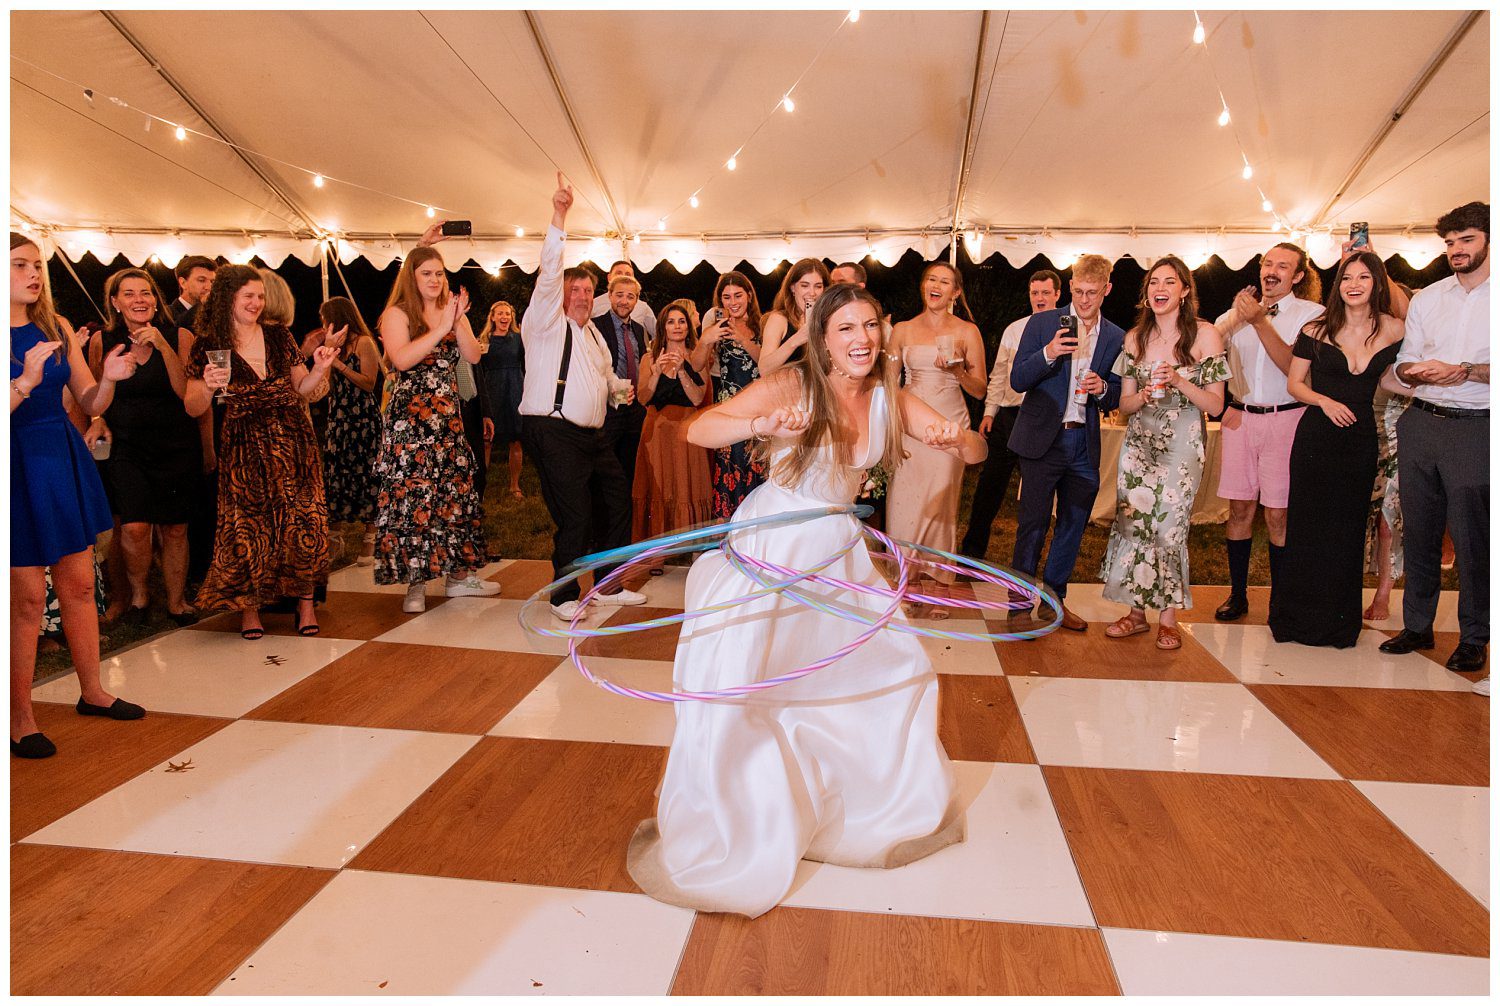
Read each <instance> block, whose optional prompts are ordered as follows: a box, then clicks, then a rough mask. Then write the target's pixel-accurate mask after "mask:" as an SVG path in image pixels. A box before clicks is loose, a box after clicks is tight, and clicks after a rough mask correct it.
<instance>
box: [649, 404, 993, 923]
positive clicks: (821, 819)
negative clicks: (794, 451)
mask: <svg viewBox="0 0 1500 1006" xmlns="http://www.w3.org/2000/svg"><path fill="white" fill-rule="evenodd" d="M886 409H887V405H886V401H885V394H884V391H883V389H881V388H878V387H877V388H876V389H875V391H874V393H873V394H872V396H871V402H870V432H869V446H868V447H867V448H866V450H865V457H864V458H863V459H862V460H861V462H860V464H859V465H858V466H857V467H856V468H853V469H849V468H845V467H843V466H840V465H837V464H835V463H834V462H833V461H832V452H831V449H825V453H824V454H823V455H822V456H820V457H819V459H817V460H816V461H815V462H814V464H813V465H812V466H811V467H810V468H809V469H808V471H807V473H806V475H804V477H803V478H802V479H801V483H800V484H799V485H797V486H795V487H791V488H787V487H784V486H781V485H778V484H776V483H775V481H774V480H773V479H767V481H766V482H765V483H763V484H762V485H760V486H759V487H757V488H756V489H755V490H754V491H753V492H751V493H750V495H749V496H747V497H746V498H745V501H744V502H743V503H742V504H741V505H740V508H739V509H738V510H737V511H736V512H735V515H734V519H735V520H746V519H750V518H754V517H762V516H767V515H772V514H780V513H788V512H792V511H797V510H809V509H815V508H818V507H824V506H827V505H829V504H847V503H850V502H852V501H853V500H854V497H855V495H856V493H857V491H858V489H859V486H860V485H861V483H862V481H863V479H864V472H865V470H866V469H868V468H869V467H871V466H872V465H874V464H875V463H876V462H878V461H879V460H880V452H881V449H882V447H883V445H884V442H885V429H886V422H887V412H886ZM790 449H791V444H790V442H783V443H780V444H777V445H776V448H775V451H774V453H773V455H772V458H771V462H772V470H773V471H774V467H775V462H776V461H777V460H779V459H780V458H781V457H782V456H783V455H784V454H785V453H786V452H787V451H789V450H790ZM858 529H859V524H858V521H857V520H856V519H855V518H854V517H853V516H850V515H847V514H838V515H833V516H827V517H818V518H814V519H812V520H806V521H803V522H801V523H793V524H782V525H775V526H768V527H758V528H749V529H746V530H743V531H738V532H735V533H734V534H733V535H732V539H731V540H732V542H733V545H734V547H735V548H736V549H737V550H739V551H740V552H741V553H742V554H745V555H750V556H755V557H757V558H760V559H763V560H765V561H768V562H774V563H777V564H779V565H782V566H786V567H789V568H791V569H795V570H799V571H800V570H806V569H808V568H810V567H811V566H812V565H814V564H816V563H818V562H819V561H821V560H823V559H825V558H826V557H827V556H828V555H829V554H830V553H832V552H834V551H835V550H836V549H838V548H839V546H840V545H842V544H843V543H845V542H847V541H848V540H849V539H850V538H851V536H853V535H854V534H855V533H857V531H858ZM824 572H825V573H826V575H828V576H830V577H832V578H835V579H839V580H845V581H849V582H862V583H870V584H885V583H886V581H885V579H884V578H883V577H882V575H881V574H880V572H879V571H878V570H876V568H875V566H874V564H873V563H872V562H871V560H870V556H869V553H868V551H867V550H866V548H865V544H864V542H863V541H861V542H860V543H859V544H857V545H856V546H855V547H854V548H853V549H852V550H851V551H849V552H848V553H846V554H845V555H844V556H843V557H842V558H840V559H839V560H838V561H837V562H835V563H833V564H832V565H831V566H829V567H828V568H827V569H826V570H825V571H824ZM770 579H776V577H775V576H770ZM755 589H756V585H755V584H754V583H753V582H752V581H750V580H748V579H747V578H746V577H744V576H743V575H742V574H740V573H739V572H738V571H736V570H735V569H734V568H733V567H732V566H731V565H730V564H729V562H728V560H727V559H726V558H725V557H724V556H723V554H722V553H721V552H719V551H717V550H715V551H712V552H708V553H705V554H704V555H702V556H700V557H699V558H698V560H697V561H696V562H695V563H694V564H693V568H692V570H691V571H690V572H689V574H688V578H687V587H686V601H685V607H686V608H687V609H688V610H694V609H697V608H702V607H705V606H708V605H711V604H714V603H716V602H720V601H725V600H729V599H732V598H735V597H740V596H743V595H746V594H749V593H751V592H752V591H754V590H755ZM807 589H809V590H810V591H815V592H817V593H818V594H819V595H820V597H821V598H823V599H826V600H832V601H833V602H834V603H836V604H839V605H841V606H843V607H846V608H858V609H860V610H863V611H865V612H869V613H871V614H877V615H878V614H879V613H880V612H881V611H883V610H884V609H885V608H886V607H887V605H888V603H889V602H888V601H886V600H884V599H881V598H877V597H870V596H868V595H863V594H858V593H856V592H854V591H849V590H840V589H835V588H829V587H823V586H818V585H809V586H808V587H807ZM896 617H897V618H903V617H904V616H902V615H900V614H898V615H897V616H896ZM863 630H864V626H861V625H858V624H856V623H854V622H851V621H847V620H845V619H841V618H838V617H836V616H833V615H829V614H825V613H823V612H819V611H815V610H813V609H811V608H807V607H804V606H803V605H801V604H799V603H797V602H796V601H795V600H793V599H792V598H790V597H787V596H785V595H772V596H770V597H765V598H761V599H759V600H756V601H752V602H748V603H745V604H742V605H740V606H738V607H735V608H733V609H730V610H728V611H725V612H721V613H717V614H712V615H707V616H704V617H702V618H698V619H693V620H690V621H688V622H685V623H684V624H683V628H682V635H681V637H680V638H679V641H678V643H677V657H676V662H675V665H674V669H673V678H674V682H675V687H676V688H677V689H679V690H687V691H700V690H707V689H716V688H726V687H730V686H734V685H739V684H745V683H748V682H753V681H762V680H765V679H767V678H773V677H776V676H778V675H781V674H785V673H787V672H788V671H792V670H795V669H796V668H799V667H802V666H805V665H806V664H808V663H811V662H813V661H815V660H818V659H819V658H821V657H824V656H826V655H827V654H829V653H831V652H833V651H834V650H837V649H838V648H839V647H841V646H843V645H844V644H845V643H847V642H848V641H849V640H851V639H853V638H854V637H855V636H857V635H859V634H860V632H862V631H863ZM937 703H938V685H937V675H936V674H935V673H934V671H933V669H932V663H931V662H930V661H929V660H928V659H927V655H926V653H925V652H923V650H922V646H921V643H920V642H919V641H918V639H917V637H915V636H911V635H907V634H905V633H898V632H894V631H881V632H878V633H876V635H875V636H874V637H873V638H872V639H870V640H869V641H868V642H867V643H865V644H864V645H863V646H861V647H860V648H859V649H858V650H856V651H855V652H854V653H852V654H851V655H849V656H847V657H845V658H843V659H842V660H839V661H838V662H836V663H834V664H832V665H830V666H829V667H827V668H824V669H822V670H819V671H816V672H814V673H813V674H811V675H809V676H807V677H805V678H802V679H801V680H798V681H794V682H792V683H790V684H787V685H782V686H780V687H777V688H771V689H767V690H766V691H763V692H757V693H754V694H753V695H751V696H749V697H746V698H742V699H734V700H727V701H725V700H721V701H717V702H682V703H678V705H677V707H676V712H677V726H676V732H675V733H674V735H673V738H672V750H671V753H670V755H669V756H668V759H667V768H666V774H665V776H664V777H663V779H662V784H661V789H660V793H659V801H658V807H657V816H656V817H655V818H654V819H651V820H647V821H643V822H641V825H640V826H639V828H637V829H636V833H635V836H634V837H633V838H632V839H631V842H630V849H629V854H628V862H629V869H630V875H631V876H632V877H633V878H634V879H635V881H636V883H638V884H639V885H640V886H641V888H642V889H643V890H644V891H645V892H646V893H647V894H649V895H651V896H652V897H653V898H656V899H657V900H658V901H664V902H668V903H670V904H674V905H681V906H684V907H687V908H694V909H699V910H702V911H719V912H739V913H740V914H743V915H747V916H750V917H751V918H754V917H756V916H758V915H761V914H762V913H764V912H766V911H768V910H770V909H771V908H773V907H775V905H776V904H777V903H778V902H780V901H781V899H782V898H784V897H785V896H786V894H787V892H788V891H789V890H790V889H791V886H792V882H793V879H794V878H795V876H796V873H797V864H798V862H799V861H801V860H803V859H810V860H816V861H819V862H824V863H834V864H838V865H840V866H860V867H879V868H890V867H895V866H901V865H903V864H905V863H909V862H911V861H913V860H916V859H920V858H922V857H923V856H926V855H929V854H931V853H933V852H936V851H937V850H939V849H941V848H943V847H944V846H947V845H950V844H952V843H954V842H959V841H962V840H963V837H964V819H963V814H962V811H961V809H960V808H959V806H958V804H957V801H956V798H955V795H954V784H953V768H952V766H951V765H950V763H949V761H948V757H947V754H946V753H945V752H944V751H943V747H942V744H941V743H940V742H939V741H938V732H937Z"/></svg>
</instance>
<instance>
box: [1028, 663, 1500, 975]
mask: <svg viewBox="0 0 1500 1006" xmlns="http://www.w3.org/2000/svg"><path fill="white" fill-rule="evenodd" d="M1309 690H1310V691H1319V692H1322V691H1326V689H1309ZM1042 772H1043V775H1044V776H1045V778H1046V780H1047V786H1048V789H1049V790H1050V791H1051V794H1052V802H1053V805H1054V806H1055V807H1056V808H1057V813H1058V818H1059V819H1060V820H1061V822H1062V826H1063V832H1064V834H1065V835H1066V836H1067V839H1068V844H1069V845H1070V846H1071V847H1072V850H1073V860H1074V862H1075V863H1076V864H1077V866H1078V873H1079V876H1080V877H1081V878H1082V879H1083V886H1084V890H1085V891H1086V892H1087V893H1088V897H1089V903H1090V905H1091V906H1092V907H1093V910H1094V917H1095V919H1096V921H1097V922H1098V924H1099V925H1100V926H1101V927H1119V928H1124V929H1148V930H1164V931H1170V932H1180V933H1207V934H1214V935H1222V936H1238V937H1249V938H1256V939H1269V940H1296V941H1309V942H1313V943H1336V944H1345V945H1350V946H1366V947H1384V948H1387V949H1393V950H1420V951H1428V952H1431V953H1441V954H1463V955H1468V956H1483V955H1485V954H1487V953H1488V948H1489V913H1488V912H1487V911H1486V910H1485V909H1484V906H1482V905H1481V904H1480V903H1479V902H1478V901H1476V900H1475V899H1474V898H1473V897H1472V896H1471V895H1470V894H1469V893H1468V892H1467V891H1465V890H1464V889H1463V888H1462V887H1460V886H1459V885H1458V883H1457V882H1455V881H1454V880H1453V879H1452V878H1451V877H1449V876H1448V874H1447V873H1445V872H1444V871H1443V870H1442V869H1441V868H1440V867H1438V865H1437V864H1436V863H1434V862H1433V861H1432V859H1431V858H1429V857H1428V856H1427V855H1426V854H1425V853H1424V852H1422V850H1421V849H1419V848H1418V847H1417V846H1416V845H1414V844H1413V843H1412V841H1411V840H1410V839H1409V838H1407V837H1406V835H1404V834H1403V833H1402V832H1401V831H1400V829H1398V828H1397V827H1396V826H1395V825H1393V824H1391V823H1390V821H1388V820H1387V819H1386V818H1385V816H1384V815H1382V814H1381V813H1380V811H1378V810H1377V809H1376V808H1375V807H1374V805H1373V804H1371V803H1370V802H1369V801H1368V800H1366V799H1365V798H1364V797H1363V795H1362V794H1360V792H1359V791H1358V790H1357V789H1355V788H1354V786H1353V784H1351V783H1349V782H1346V781H1343V780H1324V779H1281V778H1273V777H1264V776H1230V775H1202V774H1196V773H1194V774H1189V773H1180V772H1133V771H1125V770H1120V769H1092V768H1070V767H1062V766H1044V767H1043V769H1042Z"/></svg>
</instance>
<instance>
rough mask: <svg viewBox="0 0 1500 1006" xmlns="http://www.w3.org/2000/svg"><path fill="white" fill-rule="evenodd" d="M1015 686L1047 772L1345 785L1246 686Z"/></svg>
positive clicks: (1050, 682)
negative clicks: (1269, 778)
mask: <svg viewBox="0 0 1500 1006" xmlns="http://www.w3.org/2000/svg"><path fill="white" fill-rule="evenodd" d="M1009 680H1010V683H1011V690H1012V691H1013V692H1014V693H1015V697H1016V705H1017V706H1018V707H1019V708H1020V710H1021V718H1022V720H1023V721H1025V724H1026V733H1027V735H1028V736H1029V737H1030V738H1031V745H1032V747H1033V749H1035V751H1036V755H1037V761H1038V762H1039V763H1040V764H1043V765H1086V766H1091V767H1096V768H1125V769H1142V770H1148V771H1164V772H1168V771H1175V772H1214V773H1221V774H1230V775H1274V776H1300V777H1305V778H1312V779H1337V778H1339V776H1338V773H1336V772H1334V771H1333V769H1331V768H1329V767H1328V765H1327V764H1326V763H1324V761H1323V760H1322V759H1321V758H1319V757H1318V756H1317V755H1316V754H1314V753H1313V751H1312V749H1311V748H1309V747H1308V746H1307V745H1306V744H1304V743H1303V742H1302V741H1301V739H1300V738H1298V737H1297V735H1296V734H1294V733H1292V731H1291V730H1289V729H1287V727H1286V725H1285V724H1284V723H1282V722H1281V720H1279V719H1277V718H1276V717H1275V716H1273V715H1272V714H1271V711H1270V710H1268V709H1267V708H1266V707H1265V706H1263V705H1261V703H1260V702H1259V701H1257V700H1256V698H1255V696H1253V695H1251V694H1250V692H1249V691H1248V690H1247V689H1246V688H1245V687H1244V686H1242V685H1221V684H1201V683H1197V682H1174V681H1105V680H1094V679H1088V678H1045V677H1015V676H1012V677H1011V678H1010V679H1009Z"/></svg>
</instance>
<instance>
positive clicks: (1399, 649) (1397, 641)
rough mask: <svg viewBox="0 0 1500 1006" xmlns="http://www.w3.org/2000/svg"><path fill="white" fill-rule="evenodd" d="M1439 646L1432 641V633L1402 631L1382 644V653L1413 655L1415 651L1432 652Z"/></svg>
mask: <svg viewBox="0 0 1500 1006" xmlns="http://www.w3.org/2000/svg"><path fill="white" fill-rule="evenodd" d="M1435 645H1437V644H1436V643H1434V642H1433V640H1432V633H1430V632H1427V633H1416V632H1409V631H1408V630H1406V629H1402V630H1401V631H1400V632H1398V633H1396V634H1395V635H1394V636H1392V637H1391V638H1390V639H1387V640H1386V641H1385V642H1383V643H1381V644H1380V652H1381V653H1411V652H1413V651H1415V650H1430V649H1432V648H1433V646H1435Z"/></svg>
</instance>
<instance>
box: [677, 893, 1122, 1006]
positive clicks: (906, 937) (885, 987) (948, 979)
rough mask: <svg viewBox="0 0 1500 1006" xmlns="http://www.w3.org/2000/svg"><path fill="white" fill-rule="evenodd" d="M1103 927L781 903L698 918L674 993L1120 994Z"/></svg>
mask: <svg viewBox="0 0 1500 1006" xmlns="http://www.w3.org/2000/svg"><path fill="white" fill-rule="evenodd" d="M1119 991H1120V990H1119V987H1118V986H1117V985H1116V984H1115V980H1114V975H1113V972H1112V971H1111V968H1110V964H1109V958H1108V956H1107V954H1106V951H1105V948H1104V941H1103V939H1102V938H1101V937H1100V935H1099V931H1098V930H1097V929H1083V928H1070V927H1064V926H1036V925H1020V924H1016V923H1004V922H976V921H972V920H967V919H937V918H921V917H917V916H909V915H874V914H867V913H863V912H824V911H815V910H813V909H807V908H776V909H773V910H771V911H770V912H767V913H766V914H765V915H762V916H761V917H760V918H758V919H754V920H751V919H746V918H744V917H743V916H740V915H722V914H699V916H698V918H697V919H696V920H695V921H694V923H693V931H692V935H691V936H689V937H688V944H687V949H686V951H685V952H684V953H683V958H682V964H681V965H680V966H679V967H678V970H677V980H676V982H675V983H674V984H673V986H672V994H673V995H788V996H790V995H860V996H864V995H906V996H916V995H991V996H993V995H1118V994H1119Z"/></svg>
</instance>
